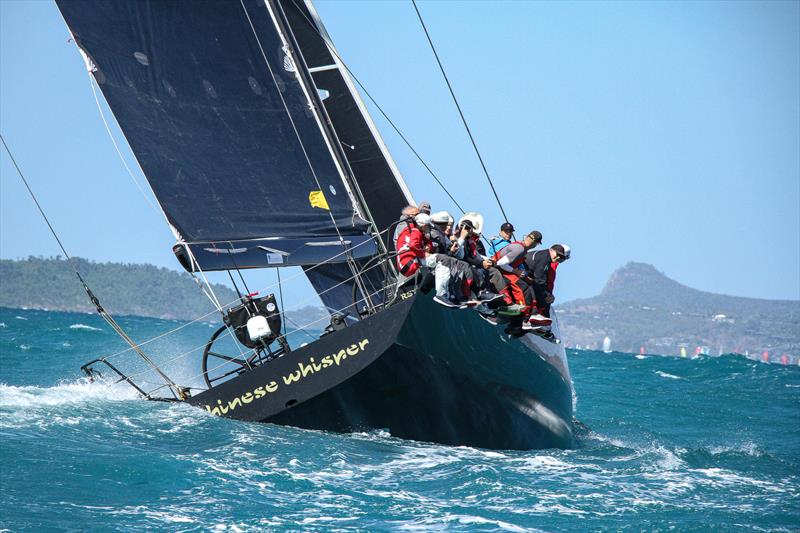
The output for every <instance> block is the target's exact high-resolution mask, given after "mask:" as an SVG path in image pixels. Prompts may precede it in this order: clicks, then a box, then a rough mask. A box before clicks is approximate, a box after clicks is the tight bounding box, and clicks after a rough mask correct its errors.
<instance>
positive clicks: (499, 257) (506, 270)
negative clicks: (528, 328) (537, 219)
mask: <svg viewBox="0 0 800 533" xmlns="http://www.w3.org/2000/svg"><path fill="white" fill-rule="evenodd" d="M540 242H542V234H541V233H540V232H538V231H532V232H530V233H528V234H527V235H525V238H524V239H522V242H512V243H510V244H508V245H506V246H504V247H503V248H501V249H500V250H499V251H498V252H496V253H495V254H494V256H493V257H492V263H493V264H494V266H495V267H496V268H497V269H499V271H500V272H501V273H502V276H503V281H501V280H497V279H496V278H493V279H492V281H493V283H494V284H495V289H500V290H502V289H507V291H508V292H509V293H510V296H511V299H512V302H509V303H513V304H517V305H520V306H522V307H523V308H529V307H530V306H531V304H532V303H533V302H532V294H531V292H530V291H528V283H527V282H526V281H525V280H524V279H523V278H524V276H525V267H524V265H525V259H526V252H527V251H528V250H531V249H533V247H534V246H536V245H537V244H538V243H540ZM501 284H502V285H503V286H502V288H501V287H500V285H501Z"/></svg>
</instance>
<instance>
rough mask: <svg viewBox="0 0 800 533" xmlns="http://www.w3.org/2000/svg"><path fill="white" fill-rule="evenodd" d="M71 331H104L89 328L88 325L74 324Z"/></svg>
mask: <svg viewBox="0 0 800 533" xmlns="http://www.w3.org/2000/svg"><path fill="white" fill-rule="evenodd" d="M69 329H81V330H85V331H103V330H102V329H101V328H95V327H92V326H87V325H86V324H72V325H71V326H70V327H69Z"/></svg>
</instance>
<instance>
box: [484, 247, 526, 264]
mask: <svg viewBox="0 0 800 533" xmlns="http://www.w3.org/2000/svg"><path fill="white" fill-rule="evenodd" d="M509 244H519V245H520V246H522V248H523V251H522V253H521V254H519V256H518V257H517V258H516V259H514V260H513V261H511V262H510V263H509V266H511V268H522V269H523V270H524V266H525V245H524V244H522V243H521V242H519V241H514V242H510V241H509V243H508V244H506V245H505V246H503V248H505V247H506V246H508V245H509ZM503 248H500V250H497V251H496V252H495V253H494V255H493V256H492V261H494V262H495V263H496V262H497V261H498V260H499V259H500V258H501V257H502V256H501V255H500V252H501V251H502V250H503Z"/></svg>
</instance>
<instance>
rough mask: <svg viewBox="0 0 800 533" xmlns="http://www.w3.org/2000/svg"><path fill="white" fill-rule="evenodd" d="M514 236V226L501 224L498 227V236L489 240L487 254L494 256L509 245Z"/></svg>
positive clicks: (507, 223)
mask: <svg viewBox="0 0 800 533" xmlns="http://www.w3.org/2000/svg"><path fill="white" fill-rule="evenodd" d="M513 236H514V226H513V225H512V224H511V223H510V222H503V224H502V225H501V226H500V234H499V235H495V236H494V237H492V238H491V240H489V253H490V254H491V255H494V254H496V253H497V252H499V251H500V250H502V249H503V248H505V247H506V246H508V245H509V244H511V239H512V238H513Z"/></svg>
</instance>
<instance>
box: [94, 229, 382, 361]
mask: <svg viewBox="0 0 800 533" xmlns="http://www.w3.org/2000/svg"><path fill="white" fill-rule="evenodd" d="M381 233H388V228H387V229H385V230H383V231H382V232H381ZM377 238H380V234H378V236H377ZM369 242H370V241H369V240H365V241H362V242H360V243H358V244H356V245H355V246H354V247H353V248H352V249H351V251H352V250H355V249H356V248H358V247H360V246H364V245H365V244H367V243H369ZM346 253H347V251H343V252H339V253H338V254H336V255H333V256H331V257H329V258H328V259H326V260H325V261H322V262H320V263H317V264H316V265H314V266H312V267H310V268H308V269H306V270H305V271H300V272H298V273H297V274H294V275H293V276H290V277H289V278H288V279H286V280H284V281H292V280H293V279H295V278H299V277H301V276H304V275H305V274H306V273H307V272H310V271H312V270H314V269H316V268H318V267H321V266H323V265H326V264H328V263H331V262H333V261H334V260H336V259H337V258H338V257H340V256H342V255H345V254H346ZM368 270H369V269H368ZM200 272H201V274H203V271H202V270H201V271H200ZM204 279H205V277H204ZM350 279H351V278H347V279H346V280H344V281H342V282H340V283H338V284H336V285H334V286H332V287H329V288H328V289H325V290H324V291H322V292H321V293H317V294H324V293H326V292H328V291H329V290H333V289H335V288H337V287H339V286H341V285H342V284H344V283H346V282H348V281H350ZM205 283H206V284H208V280H207V279H206V280H205ZM276 286H277V284H275V283H273V284H271V285H267V286H265V287H262V288H261V289H259V292H266V291H267V290H269V289H272V288H274V287H276ZM311 301H312V299H306V300H303V301H301V302H300V303H301V304H302V303H306V302H311ZM238 302H240V298H239V297H237V298H236V299H235V300H231V301H230V302H228V303H227V304H225V305H222V304H220V303H216V304H215V306H216V307H215V309H213V310H211V311H209V312H207V313H206V314H204V315H201V316H199V317H197V318H195V319H194V320H191V321H189V322H186V323H184V324H181V325H180V326H177V327H175V328H173V329H171V330H169V331H166V332H164V333H161V334H159V335H156V336H155V337H152V338H150V339H147V340H146V341H142V342H140V343H138V344H139V346H144V345H145V344H149V343H151V342H155V341H157V340H159V339H162V338H164V337H167V336H169V335H172V334H174V333H177V332H178V331H180V330H182V329H184V328H186V327H188V326H191V325H192V324H196V323H197V322H200V321H201V320H203V319H204V318H207V317H209V316H211V315H213V314H215V313H217V312H219V311H220V310H221V309H222V308H224V307H231V306H233V305H235V304H236V303H238ZM212 303H214V302H212ZM293 309H294V307H293ZM131 350H132V348H126V349H124V350H121V351H119V352H115V353H112V354H109V355H106V356H104V357H100V358H99V360H101V361H107V360H109V359H112V358H115V357H118V356H120V355H122V354H124V353H127V352H129V351H131Z"/></svg>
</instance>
